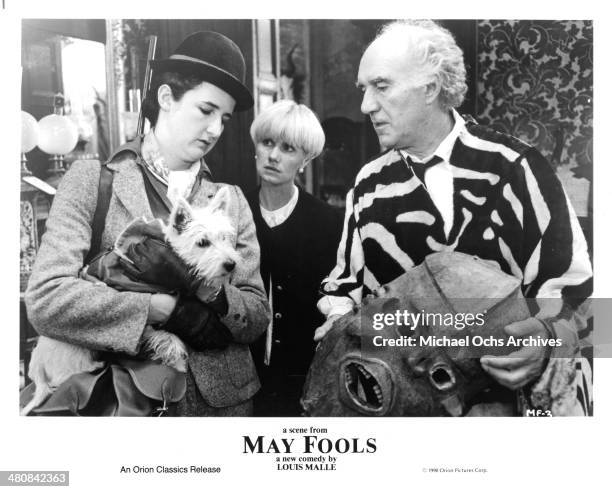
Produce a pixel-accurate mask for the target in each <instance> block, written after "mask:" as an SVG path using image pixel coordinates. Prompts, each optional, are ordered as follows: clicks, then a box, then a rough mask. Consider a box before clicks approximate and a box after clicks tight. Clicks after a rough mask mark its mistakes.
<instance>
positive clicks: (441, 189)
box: [400, 109, 465, 238]
mask: <svg viewBox="0 0 612 492" xmlns="http://www.w3.org/2000/svg"><path fill="white" fill-rule="evenodd" d="M452 112H453V118H454V120H455V124H454V125H453V128H452V130H451V131H450V133H449V134H448V135H447V136H446V137H445V138H444V140H442V142H440V145H438V148H437V149H436V150H435V151H434V152H433V153H432V154H431V155H429V156H428V157H426V158H424V159H419V158H418V157H415V156H414V155H411V154H410V153H409V152H407V151H406V150H400V153H401V154H402V156H403V157H405V158H406V157H407V158H409V159H410V160H411V161H412V162H414V164H415V165H417V166H418V165H422V164H423V163H425V162H428V161H429V160H431V159H432V158H433V157H434V156H437V157H439V158H440V159H442V160H441V162H439V163H438V164H436V165H435V166H432V167H431V168H429V169H427V170H426V171H425V182H424V183H423V184H424V185H425V188H426V189H427V192H428V193H429V196H430V197H431V200H432V201H433V203H434V205H435V206H436V208H437V209H438V211H439V212H440V215H441V216H442V220H443V221H444V233H445V234H446V237H447V238H448V235H449V234H450V231H451V229H452V227H453V216H454V206H453V194H454V187H453V173H452V170H451V162H450V157H451V154H452V152H453V147H454V146H455V141H456V140H457V138H458V137H459V134H460V133H461V132H462V131H463V129H464V128H465V120H464V119H463V118H462V117H461V115H460V114H459V113H457V111H455V110H454V109H453V110H452Z"/></svg>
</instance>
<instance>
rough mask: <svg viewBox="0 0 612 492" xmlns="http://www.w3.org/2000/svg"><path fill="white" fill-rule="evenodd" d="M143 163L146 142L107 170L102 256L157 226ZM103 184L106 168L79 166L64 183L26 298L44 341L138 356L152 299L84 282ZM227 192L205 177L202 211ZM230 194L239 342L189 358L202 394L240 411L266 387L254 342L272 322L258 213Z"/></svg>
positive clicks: (232, 298) (198, 199)
mask: <svg viewBox="0 0 612 492" xmlns="http://www.w3.org/2000/svg"><path fill="white" fill-rule="evenodd" d="M141 158H142V157H141V156H140V141H139V140H137V141H135V142H130V143H128V144H126V145H125V146H123V147H121V148H119V149H118V150H117V151H116V152H115V153H114V154H113V156H111V158H110V160H109V162H108V163H107V164H106V165H107V166H108V168H109V169H110V170H111V171H113V173H114V179H113V192H112V196H111V200H110V204H109V209H108V214H107V217H106V222H105V226H104V232H103V234H102V244H101V247H102V248H106V247H109V246H112V245H113V243H114V240H115V238H116V237H117V236H118V235H119V234H120V233H121V231H122V230H123V229H124V228H125V227H126V226H127V225H128V224H129V223H130V222H131V221H132V220H133V219H135V218H139V217H144V218H146V219H153V215H152V212H151V208H150V206H149V200H148V198H147V195H146V191H145V186H144V178H143V176H142V173H141V171H140V169H139V165H138V163H137V162H138V160H139V159H141ZM99 178H100V163H99V162H98V161H77V162H75V163H74V164H73V165H72V166H71V168H70V170H69V171H68V172H67V173H66V175H65V176H64V178H63V179H62V181H61V182H60V185H59V188H58V190H57V194H56V196H55V199H54V201H53V206H52V207H51V211H50V213H49V218H48V220H47V223H46V232H45V234H44V236H43V238H42V241H41V245H40V249H39V251H38V254H37V257H36V261H35V264H34V267H33V271H32V275H31V277H30V281H29V285H28V289H27V291H26V306H27V311H28V317H29V320H30V322H31V323H32V325H33V326H34V328H35V329H36V330H37V331H38V332H39V333H40V334H41V335H45V336H48V337H52V338H57V339H60V340H64V341H66V342H69V343H74V344H79V345H83V346H86V347H88V348H90V349H94V350H104V351H111V352H123V353H127V354H130V355H135V354H137V353H138V349H139V343H140V339H141V336H142V333H143V330H144V328H145V324H146V320H147V316H148V312H149V301H150V296H151V294H146V293H136V292H119V291H117V290H114V289H113V288H111V287H108V286H106V285H104V284H100V283H95V284H94V283H92V282H88V281H86V280H82V279H80V278H79V276H78V274H79V270H80V268H81V267H82V266H83V260H84V258H85V256H86V255H87V253H88V250H89V247H90V241H91V233H92V228H91V224H92V220H93V215H94V211H95V208H96V203H97V195H98V184H99ZM222 186H224V185H223V184H221V183H212V182H210V181H208V180H205V179H202V181H201V185H200V188H199V189H198V191H197V193H196V194H195V195H194V196H193V197H192V200H191V202H192V205H194V206H196V207H197V206H204V205H205V204H206V203H207V202H208V201H209V200H210V199H211V198H212V197H213V196H214V194H215V193H216V191H217V190H218V189H219V188H220V187H222ZM225 186H229V188H230V190H231V197H232V198H231V200H230V204H229V211H228V212H229V215H230V218H231V221H232V223H233V225H234V227H235V230H236V236H235V238H234V240H235V247H236V249H237V251H238V253H239V254H240V257H241V259H240V261H239V262H238V263H237V265H236V268H235V269H234V271H233V272H232V274H231V276H230V277H229V280H228V281H227V282H226V285H225V292H226V295H227V300H228V305H229V309H228V313H227V315H225V316H223V317H222V318H221V321H222V322H223V323H224V324H225V325H226V326H227V327H228V329H229V330H230V331H231V333H232V335H233V338H234V341H233V343H231V344H230V345H229V346H228V347H227V348H226V349H224V350H205V351H203V352H194V351H190V354H189V367H190V369H191V371H192V373H193V375H194V378H195V381H196V384H197V386H198V388H199V390H200V393H201V394H202V396H203V398H204V400H205V401H206V403H207V404H209V405H210V406H213V407H226V406H231V405H236V404H239V403H241V402H243V401H246V400H248V399H249V398H250V397H252V396H253V394H255V392H257V390H258V389H259V387H260V385H259V380H258V378H257V373H256V370H255V367H254V364H253V360H252V358H251V354H250V351H249V347H248V344H249V343H251V342H253V341H254V340H255V339H257V337H258V336H260V335H261V333H262V332H264V331H265V329H266V326H267V325H268V323H269V319H270V313H269V307H268V303H267V300H266V294H265V290H264V287H263V283H262V280H261V276H260V273H259V257H260V256H259V245H258V243H257V237H256V233H255V225H254V223H253V218H252V215H251V211H250V209H249V206H248V204H247V202H246V200H245V198H244V195H243V194H242V192H241V191H240V189H239V188H238V187H237V186H230V185H225Z"/></svg>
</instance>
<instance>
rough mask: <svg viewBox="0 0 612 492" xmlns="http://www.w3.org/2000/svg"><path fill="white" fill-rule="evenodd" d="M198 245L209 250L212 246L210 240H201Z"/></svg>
mask: <svg viewBox="0 0 612 492" xmlns="http://www.w3.org/2000/svg"><path fill="white" fill-rule="evenodd" d="M197 245H198V246H199V247H200V248H208V247H209V246H210V241H209V240H208V239H200V240H199V241H198V242H197Z"/></svg>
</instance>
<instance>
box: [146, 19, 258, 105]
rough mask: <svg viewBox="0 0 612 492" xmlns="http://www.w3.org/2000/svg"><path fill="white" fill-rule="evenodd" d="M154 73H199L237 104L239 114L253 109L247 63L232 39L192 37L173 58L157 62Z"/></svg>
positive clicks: (211, 34) (203, 34) (214, 35)
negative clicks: (247, 84) (246, 83)
mask: <svg viewBox="0 0 612 492" xmlns="http://www.w3.org/2000/svg"><path fill="white" fill-rule="evenodd" d="M151 66H152V68H153V70H156V71H162V72H181V73H183V72H188V73H196V74H198V75H201V76H202V77H203V80H204V81H206V82H209V83H211V84H214V85H216V86H217V87H219V88H220V89H223V90H224V91H225V92H227V93H228V94H229V95H230V96H232V97H233V98H234V99H235V100H236V111H244V110H246V109H250V108H251V107H253V96H252V95H251V92H250V91H249V89H247V87H246V86H245V85H244V82H245V76H246V63H245V62H244V57H243V56H242V52H241V51H240V48H238V46H237V45H236V43H234V42H233V41H232V40H231V39H229V38H227V37H225V36H224V35H223V34H219V33H218V32H213V31H200V32H195V33H193V34H190V35H189V36H187V38H185V39H184V40H183V42H182V43H181V44H179V45H178V47H177V48H176V50H175V51H174V53H173V54H172V55H170V57H169V58H164V59H161V60H153V61H152V62H151Z"/></svg>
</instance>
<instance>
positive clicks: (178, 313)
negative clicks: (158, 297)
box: [161, 299, 232, 351]
mask: <svg viewBox="0 0 612 492" xmlns="http://www.w3.org/2000/svg"><path fill="white" fill-rule="evenodd" d="M161 328H162V329H164V330H166V331H168V332H170V333H173V334H175V335H176V336H177V337H179V338H180V339H181V340H183V341H184V342H185V343H186V344H187V345H189V346H190V347H191V348H192V349H194V350H197V351H202V350H207V349H224V348H225V347H227V346H228V345H229V343H230V342H231V341H232V334H231V332H230V331H229V330H228V329H227V327H226V326H225V325H224V324H223V323H221V321H220V320H219V317H218V316H217V314H216V313H215V312H214V311H213V310H212V309H211V308H209V307H208V306H206V305H204V304H202V303H201V302H200V301H198V300H197V299H179V301H178V302H177V304H176V308H175V309H174V311H173V312H172V315H171V316H170V319H169V320H168V321H167V323H166V324H165V325H163V326H162V327H161Z"/></svg>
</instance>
